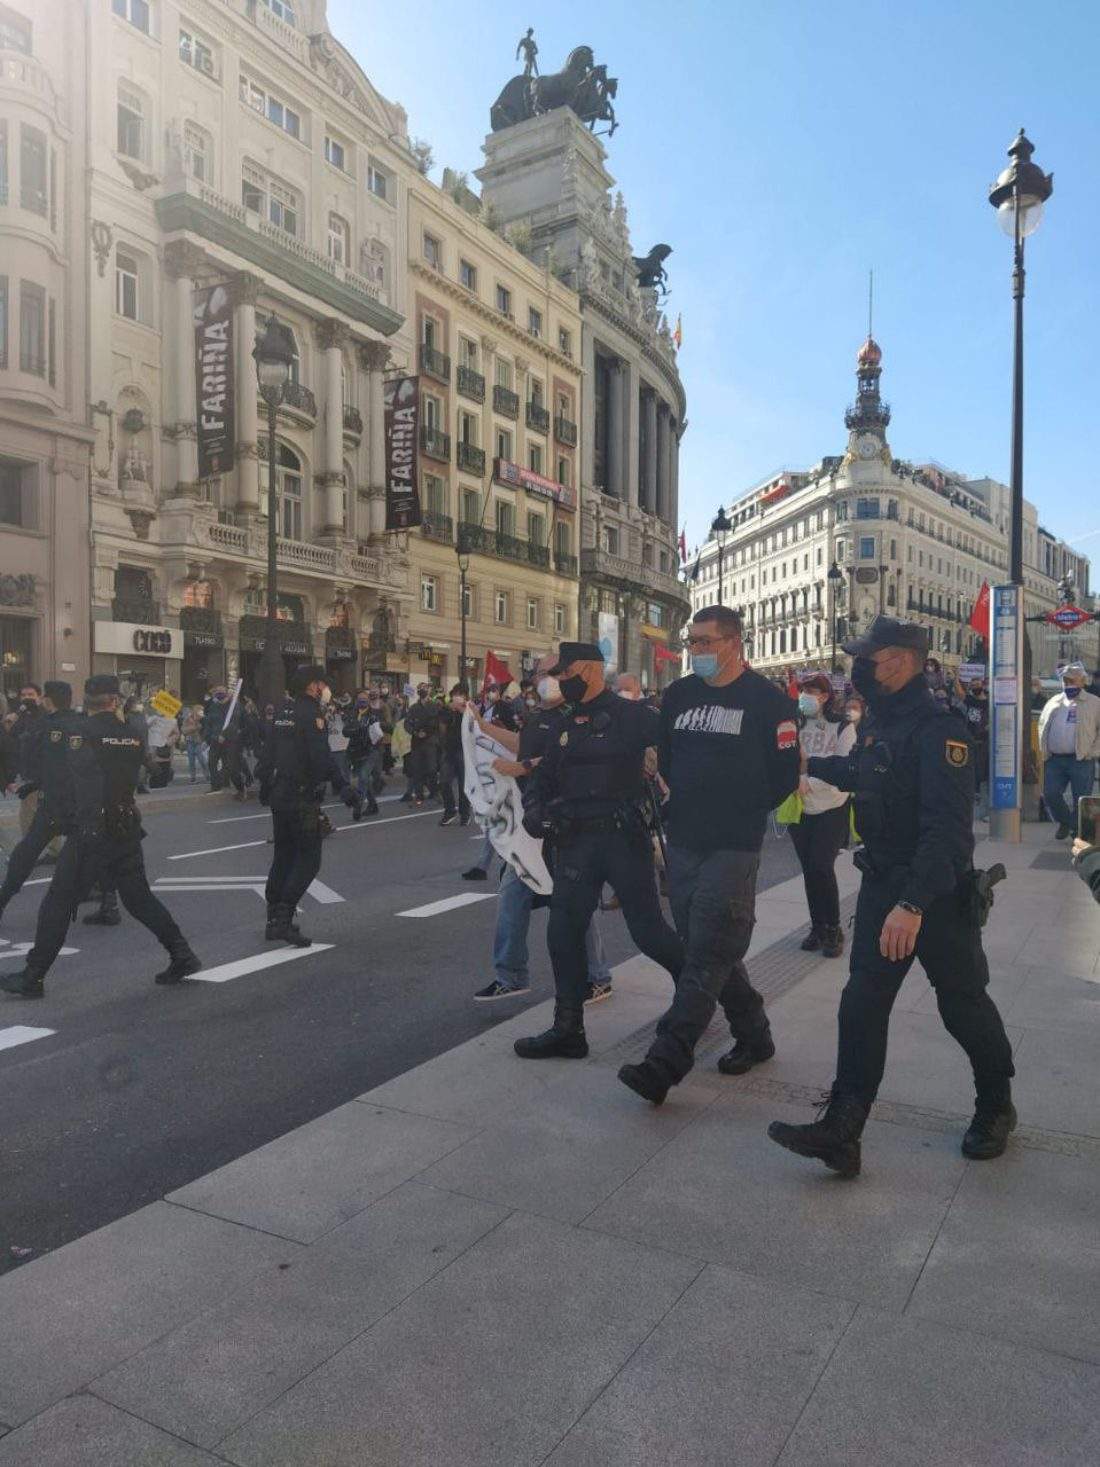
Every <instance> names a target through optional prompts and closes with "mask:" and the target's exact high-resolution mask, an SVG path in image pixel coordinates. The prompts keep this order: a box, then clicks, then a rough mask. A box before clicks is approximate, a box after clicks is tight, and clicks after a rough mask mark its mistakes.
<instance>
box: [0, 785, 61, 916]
mask: <svg viewBox="0 0 1100 1467" xmlns="http://www.w3.org/2000/svg"><path fill="white" fill-rule="evenodd" d="M27 799H28V800H30V799H35V802H36V808H35V811H34V816H33V818H32V819H31V822H30V825H29V826H28V827H27V830H26V832H25V834H24V836H23V839H22V840H21V841H20V842H19V844H18V845H17V846H16V847H15V849H14V850H13V851H12V853H11V855H10V856H9V857H8V869H7V871H6V872H5V873H4V884H3V886H0V912H2V911H3V909H4V908H5V907H6V906H7V904H8V903H9V902H10V901H11V899H12V897H13V896H14V895H15V894H16V892H17V891H19V890H20V889H21V888H22V886H23V883H24V882H25V881H26V879H27V877H28V876H29V875H30V874H31V872H32V871H33V870H34V868H35V863H36V862H37V860H38V858H39V856H40V855H41V854H42V852H43V851H44V850H45V849H46V847H47V846H48V845H49V843H50V841H51V840H53V839H54V837H55V836H56V835H57V830H56V828H55V826H54V823H53V821H52V820H51V819H50V817H49V815H47V813H46V807H45V805H44V804H43V802H42V801H41V800H38V799H37V798H36V796H32V795H28V796H27ZM20 813H22V812H20Z"/></svg>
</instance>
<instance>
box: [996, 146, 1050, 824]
mask: <svg viewBox="0 0 1100 1467" xmlns="http://www.w3.org/2000/svg"><path fill="white" fill-rule="evenodd" d="M1034 152H1035V148H1034V146H1033V145H1032V143H1031V142H1030V141H1029V139H1028V138H1027V137H1025V135H1024V130H1023V128H1021V129H1020V131H1019V132H1018V133H1017V135H1016V137H1015V138H1014V139H1013V143H1012V146H1011V147H1010V148H1009V150H1008V156H1009V158H1011V160H1012V162H1011V163H1010V165H1009V166H1008V167H1007V168H1006V169H1005V170H1004V172H1003V173H1001V174H1000V176H999V177H998V178H997V181H996V182H995V183H994V184H993V187H992V188H991V189H990V190H989V202H990V203H991V204H992V205H993V207H994V208H995V209H996V211H997V221H998V223H999V224H1000V226H1001V228H1002V229H1003V230H1004V232H1005V233H1006V234H1007V235H1008V236H1009V238H1010V239H1011V240H1012V242H1013V262H1012V299H1013V302H1014V307H1015V310H1014V314H1015V331H1014V339H1013V355H1012V470H1011V474H1010V485H1009V487H1010V490H1011V494H1012V519H1011V537H1012V538H1011V546H1010V560H1009V579H1010V580H1011V582H1012V584H1013V586H1014V587H1015V588H1016V596H1015V600H1016V617H1017V625H1018V626H1019V627H1020V628H1021V629H1022V628H1023V615H1024V240H1025V239H1026V238H1027V237H1028V235H1029V234H1034V233H1035V231H1036V230H1037V229H1038V227H1039V221H1040V220H1041V219H1042V217H1043V205H1044V204H1045V203H1046V201H1047V199H1049V198H1050V196H1051V193H1052V192H1053V190H1054V175H1053V174H1052V173H1044V172H1043V170H1042V169H1041V168H1040V167H1039V166H1038V164H1036V163H1033V162H1032V161H1031V155H1032V154H1033V153H1034ZM991 640H992V639H991ZM1021 643H1022V646H1021V652H1022V657H1021V658H1020V661H1021V662H1022V666H1017V667H1016V730H1017V734H1018V736H1019V741H1020V748H1019V750H1018V753H1017V760H1016V763H1017V778H1016V798H1015V804H1014V806H1013V807H1012V808H1008V809H1005V808H997V807H994V808H993V809H992V810H991V811H990V825H989V833H990V835H991V836H992V837H993V838H994V839H995V840H996V839H1000V840H1012V841H1019V840H1020V838H1021V831H1020V807H1021V783H1022V776H1023V768H1024V749H1025V748H1026V746H1027V743H1028V729H1027V725H1026V724H1025V722H1024V719H1025V707H1026V705H1025V702H1024V691H1025V689H1027V688H1030V685H1031V658H1030V644H1029V642H1028V639H1027V634H1026V632H1022V635H1021ZM991 788H992V774H991Z"/></svg>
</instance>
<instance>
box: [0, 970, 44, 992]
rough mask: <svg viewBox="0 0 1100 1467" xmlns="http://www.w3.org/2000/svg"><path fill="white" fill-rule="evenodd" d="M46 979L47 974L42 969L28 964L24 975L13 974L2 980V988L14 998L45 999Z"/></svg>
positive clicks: (0, 982)
mask: <svg viewBox="0 0 1100 1467" xmlns="http://www.w3.org/2000/svg"><path fill="white" fill-rule="evenodd" d="M44 979H45V974H44V973H43V972H42V971H41V969H39V968H33V967H31V965H30V963H28V964H27V966H26V967H25V968H24V969H23V971H22V973H12V974H10V975H9V976H8V977H6V978H0V988H2V989H3V990H4V992H5V993H10V994H11V995H12V997H13V998H45V996H46V986H45V982H44Z"/></svg>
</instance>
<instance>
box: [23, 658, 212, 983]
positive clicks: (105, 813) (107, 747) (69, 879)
mask: <svg viewBox="0 0 1100 1467" xmlns="http://www.w3.org/2000/svg"><path fill="white" fill-rule="evenodd" d="M121 701H122V700H121V697H120V693H119V685H118V678H116V677H111V676H109V675H101V676H98V677H91V678H89V679H88V680H87V682H86V683H85V684H84V714H85V716H84V717H83V718H76V717H71V720H70V721H67V722H66V724H65V726H64V728H63V729H62V730H60V731H61V732H62V737H61V738H60V739H52V738H47V740H46V742H45V743H44V745H43V751H42V788H43V791H44V793H45V797H46V800H47V802H48V804H49V806H50V808H51V809H52V811H53V814H54V819H55V821H56V822H57V824H58V826H59V828H60V829H61V830H62V831H63V832H64V833H65V835H66V837H67V839H66V841H65V845H64V847H63V849H62V851H61V855H60V857H59V858H58V862H57V870H56V871H55V872H54V877H53V880H52V881H51V882H50V886H49V890H48V891H47V892H46V895H45V897H44V899H43V901H42V905H41V907H40V908H39V911H38V925H37V929H36V931H35V939H34V946H33V947H32V948H31V950H30V952H29V953H28V954H27V966H26V968H25V969H24V970H23V972H22V973H17V974H15V975H13V976H12V977H9V978H4V979H0V988H3V989H4V990H5V991H6V992H7V993H11V994H14V995H15V996H16V997H17V998H41V997H42V996H43V993H44V982H43V980H44V978H45V975H46V973H47V972H48V971H49V969H50V966H51V965H52V963H53V961H54V959H55V958H56V957H57V955H58V953H59V952H60V951H61V948H62V945H63V944H64V941H65V935H66V933H67V932H68V930H69V923H70V922H71V921H72V916H73V910H74V908H75V907H76V905H77V903H78V902H79V901H80V899H81V897H82V896H84V895H85V894H86V892H87V891H88V889H89V887H90V886H91V885H92V883H93V882H94V881H101V882H103V883H104V884H106V885H110V886H113V887H114V888H116V889H117V891H118V894H119V896H120V897H121V898H122V903H123V906H124V907H125V908H126V910H127V911H128V912H129V913H130V915H131V916H132V917H136V918H137V920H138V921H139V922H140V923H142V925H143V926H145V927H148V929H149V931H150V932H152V933H153V935H154V936H155V937H156V938H158V939H159V941H160V942H161V944H162V945H163V946H164V947H165V948H166V949H167V951H168V956H169V959H170V961H169V964H168V967H167V968H165V969H164V970H163V971H162V972H160V973H158V974H157V975H156V980H155V981H156V982H157V983H161V984H174V983H179V982H181V980H182V979H184V978H186V977H187V976H188V974H190V973H197V972H198V971H199V969H200V968H201V967H202V964H201V963H200V962H199V960H198V958H197V957H196V956H195V954H194V953H193V952H192V951H191V948H190V945H189V944H188V942H187V939H186V938H185V937H184V935H183V933H182V932H181V931H180V929H179V928H178V927H177V926H176V924H175V922H174V921H173V920H172V917H171V914H170V913H169V911H168V909H167V908H166V907H165V906H163V904H162V903H161V902H159V901H158V900H157V898H156V897H155V896H154V895H153V893H152V892H151V891H150V890H149V882H148V879H147V877H146V875H145V862H144V860H143V859H142V854H141V842H142V839H143V837H144V835H145V832H144V831H143V830H142V828H141V817H140V815H139V814H138V810H137V806H136V805H135V804H134V791H135V788H136V786H137V782H138V779H139V777H140V775H141V770H142V764H143V760H144V758H145V742H144V739H143V738H142V737H141V735H140V734H139V733H137V732H135V731H134V730H133V729H131V728H129V727H127V725H126V724H124V723H123V722H122V721H121V719H120V717H119V714H118V709H119V706H120V703H121ZM51 732H53V730H51Z"/></svg>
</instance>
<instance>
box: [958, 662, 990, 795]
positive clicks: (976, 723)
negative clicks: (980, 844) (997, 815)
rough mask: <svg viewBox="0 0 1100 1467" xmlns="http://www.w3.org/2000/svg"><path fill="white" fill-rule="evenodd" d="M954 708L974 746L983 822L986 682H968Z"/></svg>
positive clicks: (986, 774)
mask: <svg viewBox="0 0 1100 1467" xmlns="http://www.w3.org/2000/svg"><path fill="white" fill-rule="evenodd" d="M956 707H957V709H958V711H959V712H960V713H961V714H962V716H963V718H965V719H966V731H967V733H968V734H969V735H970V739H971V742H972V743H973V745H974V787H975V791H976V796H977V803H978V819H979V820H985V819H986V818H987V816H988V814H989V695H988V694H987V692H986V689H985V679H984V678H980V677H977V678H975V679H974V680H973V681H972V682H971V683H969V684H968V685H967V687H966V691H965V692H964V693H963V696H962V698H961V699H959V700H958V701H957V703H956Z"/></svg>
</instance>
